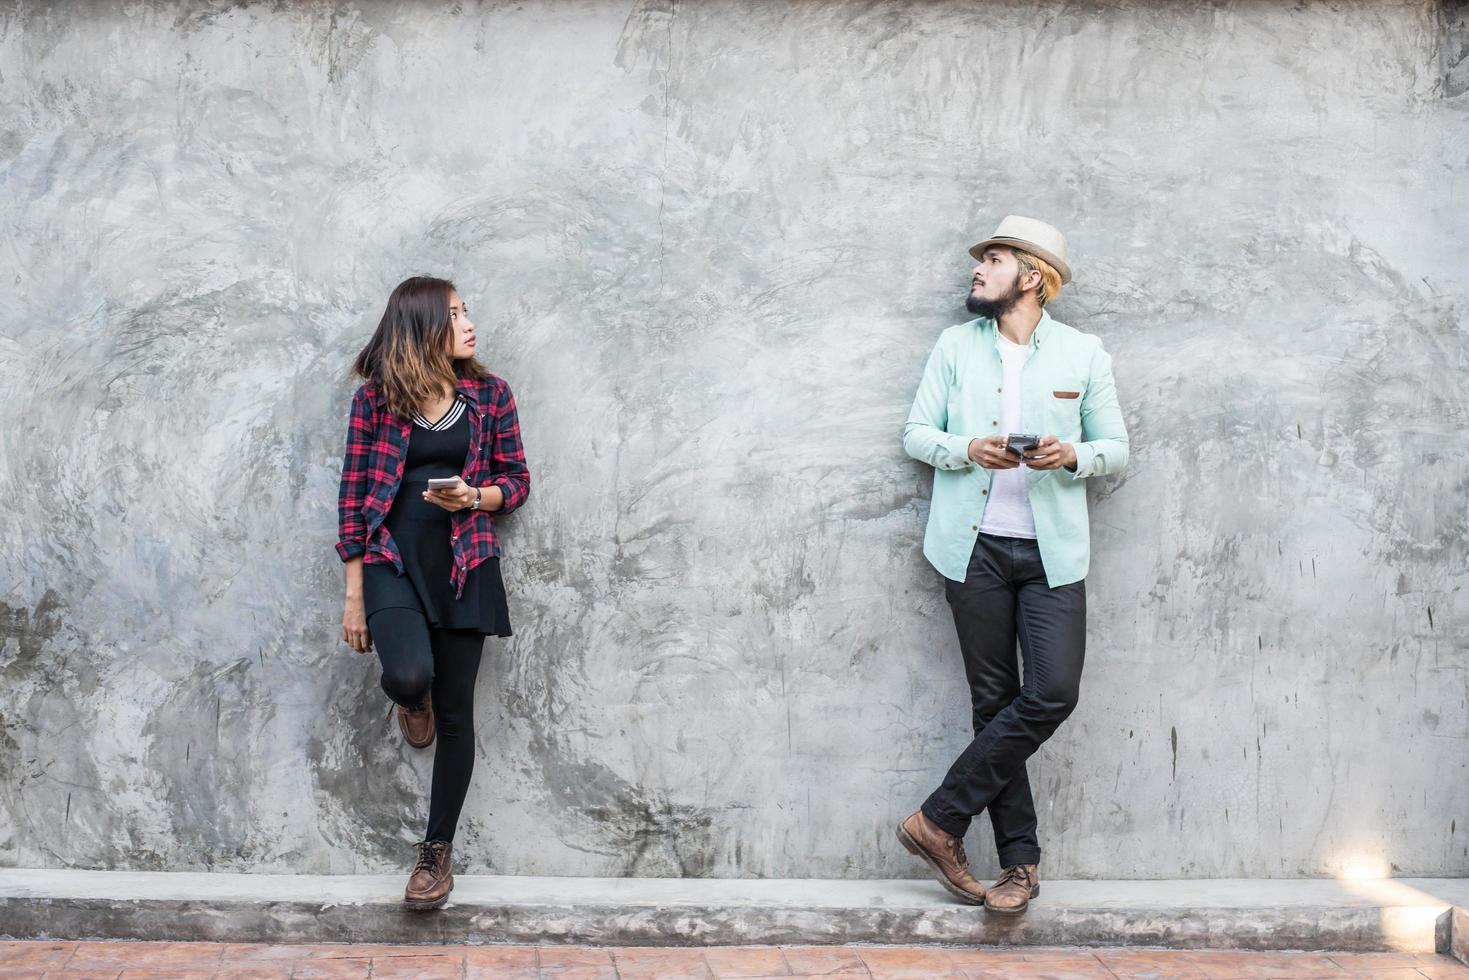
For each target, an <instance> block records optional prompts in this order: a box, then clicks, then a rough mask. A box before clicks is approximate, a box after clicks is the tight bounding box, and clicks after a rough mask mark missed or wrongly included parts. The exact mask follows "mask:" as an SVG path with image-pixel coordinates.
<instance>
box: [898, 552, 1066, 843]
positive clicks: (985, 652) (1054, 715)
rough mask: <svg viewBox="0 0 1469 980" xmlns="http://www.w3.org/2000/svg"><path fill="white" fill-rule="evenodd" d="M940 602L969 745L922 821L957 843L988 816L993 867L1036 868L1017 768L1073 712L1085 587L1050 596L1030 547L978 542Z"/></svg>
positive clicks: (1031, 808)
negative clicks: (945, 609) (955, 643)
mask: <svg viewBox="0 0 1469 980" xmlns="http://www.w3.org/2000/svg"><path fill="white" fill-rule="evenodd" d="M945 594H946V596H947V598H948V600H949V607H950V608H951V609H952V610H953V613H954V627H955V629H956V630H957V631H958V633H959V650H960V652H961V653H963V655H964V672H965V674H966V675H968V678H969V693H970V698H971V701H972V703H973V705H974V741H972V742H970V743H969V747H968V748H967V749H965V750H964V751H963V753H962V754H960V756H959V758H958V759H957V760H955V762H954V764H953V765H952V766H951V767H950V768H949V773H948V775H946V776H945V777H944V782H943V785H942V786H940V787H939V788H938V789H936V790H934V792H933V794H932V795H931V796H929V798H928V799H927V800H925V801H924V803H923V813H924V815H925V816H927V817H928V819H930V820H932V821H933V822H934V823H936V824H938V825H939V826H940V827H942V828H943V829H944V830H945V831H946V832H947V833H950V834H953V835H954V836H956V837H961V838H962V837H963V836H964V834H965V832H967V831H968V830H969V822H970V821H971V820H972V819H974V818H975V817H976V816H978V815H979V814H980V812H981V811H983V810H984V809H986V808H988V809H989V812H990V824H991V825H992V826H993V827H994V831H995V848H996V850H997V851H999V858H1000V865H1001V867H1009V866H1011V865H1013V864H1038V863H1040V858H1041V849H1040V843H1039V841H1038V840H1037V839H1036V816H1035V801H1034V800H1033V799H1032V798H1031V795H1030V779H1029V777H1028V776H1027V775H1026V772H1025V760H1027V759H1029V758H1030V756H1031V755H1032V754H1033V753H1034V752H1035V750H1036V749H1038V748H1040V746H1041V743H1042V742H1044V741H1045V740H1046V739H1048V738H1050V737H1051V735H1052V733H1054V732H1055V731H1056V728H1057V727H1058V726H1059V725H1060V724H1061V722H1063V721H1065V720H1066V717H1067V716H1068V715H1070V714H1071V711H1072V709H1073V708H1075V707H1076V699H1077V695H1078V694H1079V692H1080V686H1081V665H1082V660H1083V659H1084V656H1085V653H1086V583H1085V581H1082V582H1073V583H1071V584H1070V585H1062V586H1059V587H1057V588H1054V589H1053V588H1050V587H1048V586H1047V585H1046V573H1045V569H1044V568H1042V567H1041V553H1040V548H1039V547H1038V546H1037V544H1036V543H1035V542H1034V541H1032V540H1029V539H1026V538H1000V537H994V536H991V535H988V534H981V535H979V540H978V541H976V542H975V544H974V553H973V554H972V555H970V557H969V569H968V572H967V573H966V575H965V578H964V581H963V582H962V583H960V582H954V581H948V582H947V585H946V586H945ZM1017 638H1018V639H1019V640H1020V650H1021V653H1022V654H1023V655H1024V657H1025V679H1024V681H1023V682H1022V681H1021V677H1020V670H1019V666H1018V664H1017V663H1016V657H1015V641H1016V639H1017Z"/></svg>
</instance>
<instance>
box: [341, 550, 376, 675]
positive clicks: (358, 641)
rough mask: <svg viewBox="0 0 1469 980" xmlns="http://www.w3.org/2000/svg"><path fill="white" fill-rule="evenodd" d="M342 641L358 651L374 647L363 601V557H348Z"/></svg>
mask: <svg viewBox="0 0 1469 980" xmlns="http://www.w3.org/2000/svg"><path fill="white" fill-rule="evenodd" d="M342 642H343V643H345V644H347V646H349V647H351V648H352V649H353V650H356V651H357V652H358V653H366V652H367V651H369V650H371V649H372V634H371V633H369V632H368V631H367V609H366V607H365V605H364V604H363V601H362V559H361V558H349V559H347V598H346V600H345V601H343V603H342Z"/></svg>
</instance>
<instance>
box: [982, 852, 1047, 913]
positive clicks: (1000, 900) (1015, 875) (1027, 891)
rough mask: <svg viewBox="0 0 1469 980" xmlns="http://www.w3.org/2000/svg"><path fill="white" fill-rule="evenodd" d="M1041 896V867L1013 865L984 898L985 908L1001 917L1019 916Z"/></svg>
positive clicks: (1003, 873) (1002, 874)
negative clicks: (1032, 900) (1031, 902)
mask: <svg viewBox="0 0 1469 980" xmlns="http://www.w3.org/2000/svg"><path fill="white" fill-rule="evenodd" d="M1040 894H1041V872H1040V867H1039V866H1037V865H1034V864H1012V865H1011V866H1010V867H1008V868H1006V869H1005V870H1004V871H1002V872H1000V878H999V880H998V881H996V882H995V884H994V886H993V887H992V888H990V890H989V892H988V893H986V895H985V897H984V907H985V908H986V909H987V910H989V911H991V912H998V913H1000V914H1001V915H1019V914H1020V913H1021V912H1024V911H1025V910H1026V908H1027V907H1029V905H1030V900H1031V899H1032V898H1039V897H1040Z"/></svg>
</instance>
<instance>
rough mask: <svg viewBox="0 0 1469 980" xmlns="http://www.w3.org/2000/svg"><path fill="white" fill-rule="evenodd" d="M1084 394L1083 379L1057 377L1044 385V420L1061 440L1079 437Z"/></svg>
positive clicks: (1084, 383)
mask: <svg viewBox="0 0 1469 980" xmlns="http://www.w3.org/2000/svg"><path fill="white" fill-rule="evenodd" d="M1085 396H1086V381H1085V380H1084V379H1079V378H1068V377H1059V378H1054V379H1052V380H1051V381H1050V382H1049V383H1048V384H1047V385H1046V390H1045V393H1044V395H1043V396H1042V397H1043V398H1044V399H1045V405H1046V421H1047V422H1049V423H1050V425H1049V428H1050V429H1051V431H1052V432H1053V433H1054V434H1055V435H1056V437H1057V438H1058V439H1060V440H1061V441H1062V442H1070V441H1073V440H1075V439H1078V438H1080V437H1081V402H1082V399H1083V398H1084V397H1085Z"/></svg>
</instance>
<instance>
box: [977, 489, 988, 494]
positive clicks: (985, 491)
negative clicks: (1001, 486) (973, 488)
mask: <svg viewBox="0 0 1469 980" xmlns="http://www.w3.org/2000/svg"><path fill="white" fill-rule="evenodd" d="M979 492H980V493H981V494H987V493H989V491H988V490H981V491H979Z"/></svg>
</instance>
